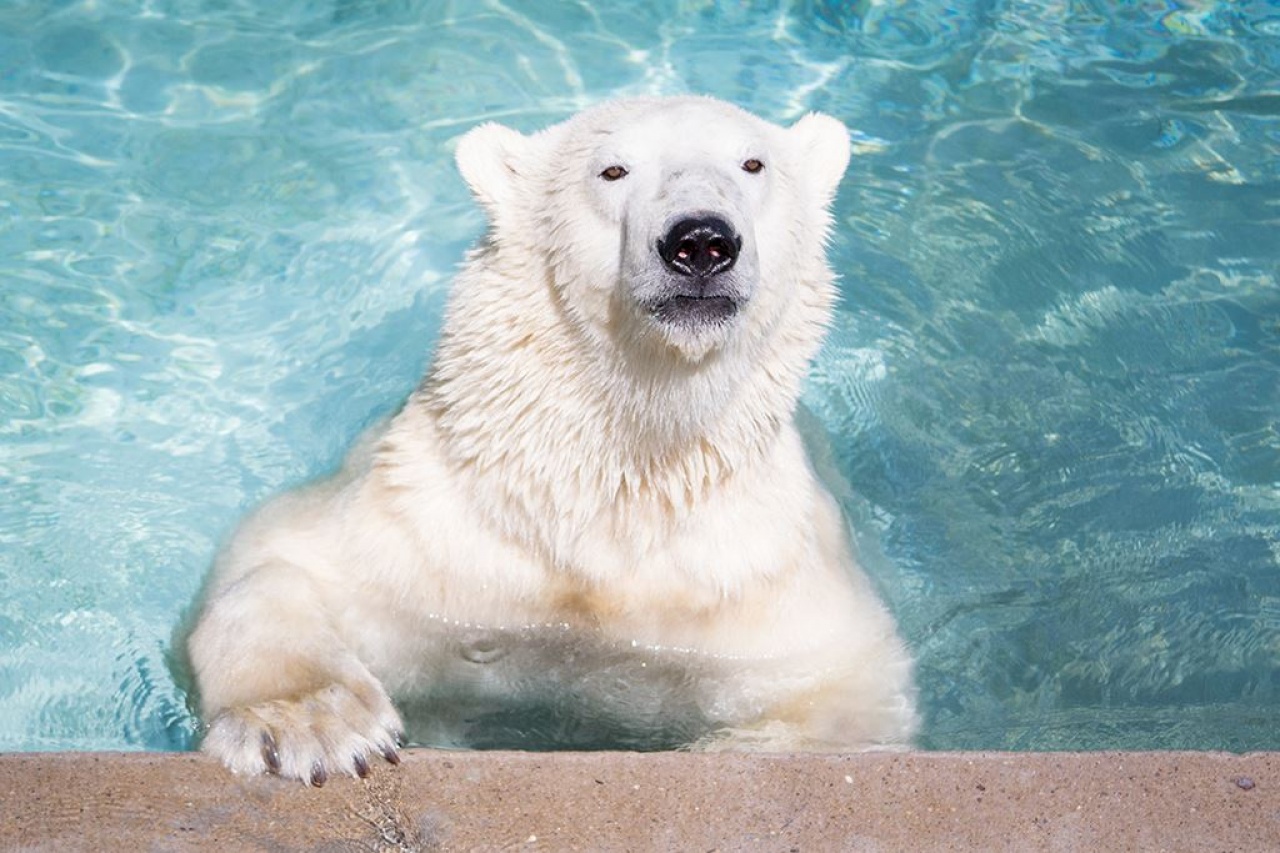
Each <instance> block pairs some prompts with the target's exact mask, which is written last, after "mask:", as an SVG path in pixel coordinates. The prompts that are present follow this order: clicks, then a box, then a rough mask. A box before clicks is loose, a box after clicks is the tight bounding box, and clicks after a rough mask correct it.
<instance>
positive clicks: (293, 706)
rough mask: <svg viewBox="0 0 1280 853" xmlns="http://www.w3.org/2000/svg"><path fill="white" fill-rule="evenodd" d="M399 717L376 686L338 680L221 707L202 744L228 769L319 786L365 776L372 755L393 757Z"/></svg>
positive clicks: (393, 759)
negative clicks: (336, 778)
mask: <svg viewBox="0 0 1280 853" xmlns="http://www.w3.org/2000/svg"><path fill="white" fill-rule="evenodd" d="M402 732H403V726H402V724H401V722H400V716H399V715H398V714H397V713H396V710H395V708H394V707H392V705H391V701H390V700H389V699H388V698H387V696H386V694H385V693H384V692H383V690H382V689H381V687H378V686H376V685H370V686H369V687H368V689H365V690H360V691H358V692H357V691H353V690H351V689H349V688H347V687H345V686H343V685H340V684H332V685H329V686H328V687H325V688H322V689H320V690H317V691H315V692H313V693H308V694H305V695H303V696H301V697H297V698H294V699H276V700H271V701H267V702H260V703H258V704H255V705H248V706H243V707H233V708H227V709H226V710H223V711H221V712H220V713H218V714H216V715H215V716H214V717H213V719H212V720H210V721H209V728H208V731H207V732H206V733H205V737H204V742H203V743H202V744H201V749H202V750H204V751H205V752H206V753H208V754H210V755H212V756H214V757H215V758H217V759H219V760H220V761H222V763H223V764H225V765H226V766H227V767H229V768H230V769H231V770H232V771H233V772H235V773H240V774H248V775H256V774H259V773H264V772H265V773H271V774H274V775H278V776H282V777H284V778H286V779H298V780H300V781H302V782H307V783H310V784H312V785H315V786H316V787H320V786H321V785H323V784H324V783H325V782H327V781H328V780H329V777H330V776H333V775H335V774H338V775H348V776H359V777H360V778H362V779H363V778H364V777H366V776H368V775H369V758H370V756H381V757H382V758H383V759H385V760H386V761H387V762H389V763H391V764H399V763H400V756H399V753H398V752H397V746H398V745H399V744H401V743H402V742H403V737H404V736H403V734H402Z"/></svg>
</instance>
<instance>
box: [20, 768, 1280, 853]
mask: <svg viewBox="0 0 1280 853" xmlns="http://www.w3.org/2000/svg"><path fill="white" fill-rule="evenodd" d="M944 849H945V850H1062V851H1074V850H1080V851H1084V850H1090V851H1093V850H1142V851H1155V850H1257V851H1261V850H1273V849H1280V753H1275V752H1268V753H1251V754H1246V755H1231V754H1224V753H1207V752H1165V753H1151V752H1146V753H1132V752H1124V753H1121V752H1109V753H930V752H913V753H863V754H857V755H758V754H755V755H749V754H715V755H707V754H701V755H699V754H688V753H649V754H633V753H514V752H442V751H432V750H410V751H408V752H406V753H405V755H404V761H403V763H402V764H401V766H400V767H395V768H393V767H390V766H386V765H384V766H380V767H378V768H377V769H376V770H375V772H374V773H373V774H372V777H371V778H370V779H368V780H365V781H360V780H356V779H334V780H331V781H330V782H329V784H328V785H326V786H325V787H324V788H322V789H313V788H307V787H304V786H303V785H301V784H291V783H286V782H283V781H281V780H278V779H269V778H256V779H249V778H239V777H234V776H231V775H230V774H228V773H226V772H225V771H223V770H222V768H221V767H220V766H218V765H217V764H215V763H214V762H212V761H211V760H209V759H207V758H205V757H204V756H201V755H196V754H188V753H176V754H156V753H123V754H121V753H19V754H9V755H0V850H59V851H61V850H94V851H111V850H218V851H223V850H320V851H342V850H362V851H366V850H367V851H372V850H636V851H642V850H682V851H683V850H697V851H709V850H721V851H730V850H768V851H773V850H777V851H791V850H800V851H813V850H817V851H824V850H877V851H881V850H883V851H892V850H904V851H905V850H912V851H916V850H944Z"/></svg>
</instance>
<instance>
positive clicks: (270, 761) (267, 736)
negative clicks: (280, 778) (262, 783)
mask: <svg viewBox="0 0 1280 853" xmlns="http://www.w3.org/2000/svg"><path fill="white" fill-rule="evenodd" d="M262 760H263V762H264V763H265V764H266V765H267V772H268V773H279V772H280V750H279V749H277V748H276V739H275V738H274V737H272V736H271V732H263V733H262Z"/></svg>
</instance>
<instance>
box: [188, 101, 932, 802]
mask: <svg viewBox="0 0 1280 853" xmlns="http://www.w3.org/2000/svg"><path fill="white" fill-rule="evenodd" d="M848 157H849V144H848V139H847V133H846V131H845V129H844V127H843V126H842V125H841V124H839V123H838V122H837V121H835V120H834V119H831V118H829V117H826V116H823V115H817V114H815V115H810V116H807V117H805V118H803V119H801V120H800V121H799V122H797V123H796V124H795V125H793V126H791V127H790V128H782V127H779V126H776V125H773V124H770V123H767V122H764V121H762V120H760V119H758V118H755V117H753V116H751V115H749V114H747V113H745V112H742V111H741V110H738V109H737V108H735V107H732V106H730V105H727V104H725V103H722V102H719V101H715V100H712V99H707V98H692V97H690V98H675V99H640V100H630V101H621V102H614V103H609V104H605V105H602V106H600V107H597V108H594V109H591V110H589V111H587V112H585V113H582V114H580V115H578V116H576V117H574V118H572V119H570V120H568V121H566V122H564V123H562V124H559V125H555V126H553V127H550V128H548V129H546V130H544V131H542V132H540V133H537V134H534V135H531V136H524V135H521V134H519V133H517V132H515V131H513V130H510V129H508V128H505V127H502V126H499V125H493V124H489V125H483V126H481V127H478V128H476V129H474V130H472V131H471V132H470V133H468V134H467V135H466V136H465V137H463V138H462V140H461V141H460V143H459V145H458V150H457V160H458V165H459V168H460V170H461V172H462V175H463V177H464V178H465V179H466V181H467V183H468V185H469V186H470V188H471V190H472V191H473V193H474V195H475V197H476V199H477V200H478V201H479V202H480V204H481V205H482V206H483V208H484V209H485V211H486V213H487V215H488V217H489V219H490V223H491V228H490V230H489V233H488V234H487V236H486V237H485V238H484V240H483V241H482V242H481V244H480V245H479V246H478V247H477V248H476V249H474V250H473V251H472V252H471V254H470V255H469V257H468V258H467V262H466V264H465V266H464V268H463V269H462V271H461V272H460V273H459V275H458V277H457V280H456V282H455V284H454V287H453V293H452V298H451V301H450V304H449V309H448V312H447V316H446V318H445V324H444V330H443V333H442V338H441V341H440V344H439V348H438V351H437V353H436V357H435V361H434V365H433V367H432V369H431V371H430V373H429V375H428V376H427V378H426V379H425V381H424V383H423V384H422V386H421V388H420V389H419V390H418V391H417V392H416V393H415V394H413V395H412V397H411V398H410V399H409V401H408V402H407V404H406V405H405V407H404V409H403V411H402V412H401V413H400V414H399V415H397V416H396V417H395V418H394V419H393V420H392V421H391V422H390V423H389V424H388V425H386V427H385V428H383V429H381V430H379V431H377V432H376V433H375V434H373V435H371V436H369V437H368V438H367V439H366V440H365V441H363V442H362V443H361V445H360V446H359V447H358V448H357V449H356V450H354V451H353V452H352V454H351V457H350V458H349V460H348V462H347V464H346V466H345V468H344V470H343V471H342V472H341V473H340V474H339V475H338V476H336V477H334V478H333V479H331V480H329V481H326V482H323V483H320V484H318V485H315V486H312V487H310V488H307V489H303V490H301V491H298V492H294V493H291V494H286V495H284V496H282V497H280V498H277V499H276V500H274V501H273V502H271V503H269V504H268V505H267V506H266V507H264V508H263V509H261V510H260V511H259V512H257V513H256V514H255V515H253V516H252V517H251V518H250V519H249V520H248V521H246V522H245V524H244V525H243V527H242V528H241V529H240V531H239V532H238V533H237V534H236V536H235V537H234V539H233V540H232V541H231V543H230V544H229V546H228V547H227V548H226V549H225V551H224V553H223V554H222V555H221V556H220V558H219V560H218V563H217V565H216V567H215V570H214V573H213V575H212V576H211V579H210V582H209V585H208V590H207V594H206V598H205V600H204V603H203V605H202V611H201V613H200V615H199V618H198V621H197V623H196V626H195V628H194V631H193V632H192V634H191V636H190V641H189V651H190V656H191V660H192V663H193V666H194V670H195V674H196V677H197V680H198V685H199V692H200V698H201V702H202V713H203V715H204V717H205V720H206V721H207V723H208V726H209V729H208V734H207V736H206V738H205V740H204V749H205V750H206V751H208V752H210V753H212V754H214V755H216V756H217V757H218V758H220V759H221V760H222V761H224V762H225V763H226V764H227V765H228V766H230V767H231V768H232V769H234V770H236V771H238V772H245V773H253V772H261V771H262V770H263V769H264V761H263V749H262V743H263V739H262V737H263V736H262V732H263V731H264V730H267V731H270V732H271V733H272V736H273V737H274V740H275V742H276V744H277V746H278V752H279V758H280V772H281V774H282V775H286V776H290V777H295V778H301V779H308V778H310V777H311V776H312V774H313V773H314V772H315V768H316V767H317V766H320V767H323V768H324V771H325V772H326V773H327V774H333V773H352V772H355V770H356V769H357V760H356V758H355V756H357V755H361V754H366V753H368V754H376V753H377V751H383V750H385V749H389V748H390V743H391V739H392V736H393V733H394V731H395V730H396V729H397V728H398V727H399V726H400V721H399V719H398V717H397V714H396V711H395V710H394V708H393V707H392V704H391V702H390V701H389V699H388V694H390V695H392V696H401V695H404V696H412V695H414V694H415V693H418V692H422V691H424V690H427V689H429V686H430V685H431V683H432V680H433V679H435V678H443V677H446V673H447V672H448V671H449V667H450V666H451V665H452V664H451V662H450V660H446V658H447V657H448V656H449V655H453V654H454V652H450V651H448V650H446V649H445V648H443V647H442V645H441V644H440V642H439V640H438V636H439V635H438V633H433V632H430V631H424V630H423V628H424V626H425V625H427V624H429V623H430V624H435V625H441V624H450V623H469V624H471V625H481V626H492V627H499V626H501V627H511V626H516V627H518V626H524V625H538V624H558V625H567V626H569V627H570V629H571V630H573V631H581V632H584V633H587V634H591V635H594V636H598V637H600V638H601V640H602V641H605V642H615V641H616V642H619V643H634V644H636V646H637V647H639V648H657V647H661V648H682V649H689V650H694V651H695V652H696V654H698V655H700V656H702V657H703V658H704V659H705V660H710V661H716V660H723V661H725V662H726V663H725V664H724V667H723V671H722V672H719V674H718V675H717V677H716V678H715V679H712V680H711V682H710V686H708V687H706V688H705V690H703V691H702V692H700V693H699V695H698V697H697V701H698V702H699V703H700V706H702V707H704V708H705V709H706V710H707V711H708V712H709V713H712V714H718V715H720V716H721V718H723V719H724V720H725V721H726V727H725V729H724V730H723V731H721V732H719V733H718V735H717V736H716V737H714V738H711V739H708V740H707V741H706V742H703V743H701V744H699V745H700V746H703V747H709V748H718V747H735V746H742V747H750V748H768V749H856V748H865V747H869V746H874V745H895V744H903V743H905V742H906V741H907V740H908V739H909V737H910V736H911V734H912V731H913V729H914V726H915V721H916V717H915V712H914V702H913V692H912V687H911V678H910V669H911V661H910V657H909V655H908V653H907V652H906V650H905V649H904V647H903V645H902V644H901V642H900V641H899V639H898V637H897V635H896V631H895V627H894V624H893V622H892V620H891V618H890V617H889V616H888V614H887V613H886V611H885V610H884V608H883V606H882V605H881V604H880V602H879V601H878V600H877V598H876V596H875V594H874V593H873V591H872V590H871V588H870V586H869V584H868V583H867V581H866V579H865V578H864V576H863V575H862V573H861V571H860V570H859V568H858V567H857V565H856V563H855V561H854V558H853V555H852V552H851V549H850V546H849V543H848V540H847V535H846V529H845V525H844V523H843V521H842V519H841V516H840V513H839V511H838V509H837V506H836V504H835V501H834V500H833V499H832V498H831V496H830V495H829V493H828V492H827V491H826V490H825V489H824V488H823V486H822V485H821V484H820V483H819V481H818V479H817V478H816V477H815V474H814V471H813V468H812V466H811V464H810V462H809V460H808V458H807V456H806V453H805V450H804V448H803V446H802V443H801V440H800V436H799V434H798V432H797V429H796V427H795V424H794V419H793V414H794V410H795V406H796V400H797V395H798V393H799V390H800V385H801V381H802V379H803V377H804V374H805V371H806V369H807V365H808V363H809V360H810V358H811V357H812V356H813V354H814V352H815V351H816V349H817V347H818V345H819V342H820V339H821V337H822V334H823V331H824V327H825V325H826V323H827V321H828V318H829V314H830V312H831V310H832V302H833V299H834V289H833V280H832V274H831V272H830V270H829V268H828V266H827V263H826V260H825V252H824V244H825V239H826V235H827V232H828V229H829V226H830V216H829V213H828V207H829V204H830V202H831V199H832V197H833V195H834V193H835V190H836V187H837V185H838V183H839V181H840V178H841V176H842V175H843V173H844V170H845V166H846V164H847V161H848ZM751 158H757V159H759V160H761V161H762V162H763V163H764V164H765V168H764V169H763V170H762V171H761V172H760V173H758V174H750V173H748V172H746V171H744V170H743V169H742V168H741V165H742V163H743V162H744V161H745V160H747V159H751ZM612 165H621V166H624V167H625V168H626V169H627V171H628V174H627V176H626V177H625V178H624V179H622V180H618V181H613V182H609V181H604V180H602V179H601V178H600V177H599V175H600V173H601V172H602V171H603V170H604V169H606V168H608V167H609V166H612ZM689 210H701V211H708V210H710V211H713V212H717V213H721V214H723V215H724V216H725V217H726V218H727V219H729V220H730V221H732V222H733V223H734V225H735V226H736V227H737V228H738V229H739V232H740V233H741V235H742V237H743V247H744V248H743V253H742V256H741V257H740V258H739V261H738V265H737V267H736V268H735V275H737V276H738V279H737V282H738V286H739V287H740V288H741V289H742V291H743V292H744V293H745V294H746V295H747V296H749V299H748V300H747V301H746V303H745V305H744V307H743V308H742V310H741V311H740V313H739V314H738V316H737V317H736V319H735V320H734V321H733V322H732V323H729V324H727V325H721V326H707V327H692V328H675V327H669V326H665V325H663V324H661V323H659V322H656V321H655V320H654V319H653V318H652V317H651V316H650V315H649V313H648V312H646V311H645V310H642V308H641V307H639V306H640V305H641V303H642V301H643V298H644V297H645V295H646V294H647V293H649V292H650V291H652V290H653V289H655V288H657V289H660V288H661V276H660V269H659V265H660V262H659V261H658V259H657V257H656V255H655V253H654V251H653V244H654V241H655V240H656V238H657V237H658V236H660V235H661V233H662V232H663V229H664V228H665V227H667V225H669V223H670V222H671V221H672V219H673V217H676V216H679V215H681V214H682V213H683V212H686V211H689Z"/></svg>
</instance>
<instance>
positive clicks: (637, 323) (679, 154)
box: [457, 97, 849, 364]
mask: <svg viewBox="0 0 1280 853" xmlns="http://www.w3.org/2000/svg"><path fill="white" fill-rule="evenodd" d="M457 160H458V166H459V169H460V171H461V173H462V175H463V178H464V179H465V180H466V182H467V184H468V186H469V187H470V188H471V190H472V192H473V193H474V195H475V197H476V198H477V200H478V201H479V202H480V203H481V205H482V206H483V207H484V208H485V210H486V212H487V214H488V216H489V218H490V223H491V229H490V232H489V236H488V239H487V240H486V242H485V244H484V248H482V249H481V250H480V252H479V254H478V255H477V256H474V257H473V261H474V260H477V259H479V260H480V261H482V262H485V263H488V264H490V265H491V266H492V267H494V268H495V269H500V270H503V271H505V272H506V274H507V275H509V276H512V277H516V278H521V279H523V280H525V281H528V280H529V279H530V278H535V279H541V280H543V281H547V282H548V283H549V284H550V286H551V289H552V292H553V293H555V294H556V295H557V298H558V300H559V308H560V312H561V314H562V316H564V317H566V318H568V320H569V321H570V322H571V324H572V325H573V326H574V328H575V329H576V330H577V331H578V332H579V333H580V335H582V336H583V337H585V339H586V340H587V341H588V342H589V343H592V344H594V345H595V346H596V347H598V350H599V351H600V352H601V353H610V354H614V353H618V352H623V353H631V354H632V355H633V356H640V357H642V358H643V359H645V360H647V361H649V362H652V361H653V360H654V359H655V358H656V359H657V360H659V361H661V360H662V359H663V358H668V359H670V358H674V359H675V360H676V361H677V362H678V363H684V364H698V363H701V362H704V361H705V360H707V359H708V358H709V357H712V356H713V355H714V354H716V353H720V352H723V351H724V350H726V349H729V348H733V347H746V348H748V350H750V348H751V347H752V345H753V344H756V345H757V346H756V347H755V348H756V349H758V345H759V344H760V342H761V341H762V340H764V339H767V338H768V337H769V336H771V335H774V334H775V333H776V332H777V331H778V328H779V326H780V324H779V322H778V321H779V319H780V318H781V317H782V316H784V315H786V314H787V312H788V311H789V310H793V309H794V310H799V311H801V313H803V314H804V316H803V317H802V318H801V319H800V322H799V323H798V324H796V323H791V324H786V328H788V329H789V330H790V333H791V334H792V336H793V337H794V336H795V334H796V329H797V328H801V329H806V330H808V332H809V333H810V335H809V336H810V337H812V339H813V340H812V345H813V346H816V343H817V341H818V339H819V338H820V336H821V328H822V326H823V325H824V324H825V322H826V319H827V312H828V311H829V310H830V303H831V300H832V276H831V273H830V271H829V269H828V268H827V265H826V260H825V239H826V235H827V231H828V228H829V225H830V216H829V213H828V208H829V205H830V202H831V199H832V196H833V195H834V193H835V189H836V186H837V184H838V183H839V181H840V178H841V176H842V175H843V174H844V171H845V167H846V165H847V163H848V160H849V141H848V134H847V132H846V130H845V128H844V126H843V125H842V124H840V123H839V122H838V121H836V120H835V119H833V118H830V117H828V116H824V115H820V114H811V115H808V116H806V117H804V118H802V119H800V120H799V121H798V122H796V123H795V124H794V125H792V126H791V127H786V128H784V127H780V126H778V125H775V124H772V123H770V122H767V121H764V120H762V119H759V118H757V117H755V116H753V115H751V114H749V113H747V112H744V111H743V110H741V109H738V108H737V107H734V106H732V105H730V104H727V103H724V102H722V101H718V100H715V99H712V98H705V97H677V98H637V99H629V100H621V101H614V102H610V103H606V104H602V105H600V106H597V107H595V108H592V109H589V110H587V111H585V112H583V113H580V114H578V115H577V116H575V117H573V118H571V119H569V120H568V121H565V122H563V123H561V124H558V125H554V126H552V127H550V128H548V129H546V130H544V131H541V132H539V133H536V134H533V135H529V136H526V135H523V134H521V133H518V132H517V131H514V130H512V129H510V128H507V127H504V126H502V125H498V124H485V125H481V126H480V127H477V128H475V129H474V130H472V131H470V132H469V133H467V134H466V135H465V136H464V137H463V138H462V139H461V141H460V142H459V144H458V149H457ZM797 306H798V307H797ZM811 349H812V348H811V347H810V348H809V349H808V351H806V352H804V353H803V354H802V355H800V360H801V361H802V362H803V361H807V357H808V356H809V355H810V354H811ZM745 354H747V355H750V352H748V353H745Z"/></svg>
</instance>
